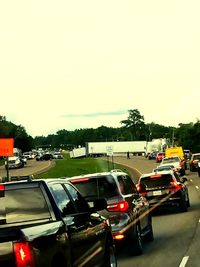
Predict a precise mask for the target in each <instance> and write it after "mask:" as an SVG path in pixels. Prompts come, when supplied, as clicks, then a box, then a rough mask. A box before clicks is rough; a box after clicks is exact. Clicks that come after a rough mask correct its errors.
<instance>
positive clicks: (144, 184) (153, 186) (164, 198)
mask: <svg viewBox="0 0 200 267" xmlns="http://www.w3.org/2000/svg"><path fill="white" fill-rule="evenodd" d="M186 181H187V178H186V177H180V176H179V175H178V174H177V173H176V172H174V171H173V170H171V171H160V172H152V173H148V174H143V175H142V176H141V177H140V178H139V181H138V184H137V190H138V192H139V193H140V194H142V195H143V196H145V197H146V198H147V199H148V200H149V203H150V205H151V206H152V207H153V208H158V207H163V206H174V205H176V206H178V208H179V210H180V211H182V212H184V211H187V208H188V207H189V206H190V201H189V194H188V188H187V185H186Z"/></svg>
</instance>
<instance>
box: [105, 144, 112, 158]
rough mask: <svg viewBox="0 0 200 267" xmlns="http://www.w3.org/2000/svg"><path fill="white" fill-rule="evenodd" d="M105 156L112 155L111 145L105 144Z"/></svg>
mask: <svg viewBox="0 0 200 267" xmlns="http://www.w3.org/2000/svg"><path fill="white" fill-rule="evenodd" d="M106 152H107V156H113V147H112V146H107V147H106Z"/></svg>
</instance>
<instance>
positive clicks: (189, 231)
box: [115, 157, 200, 267]
mask: <svg viewBox="0 0 200 267" xmlns="http://www.w3.org/2000/svg"><path fill="white" fill-rule="evenodd" d="M115 162H116V163H120V164H124V165H126V166H129V167H130V166H133V165H134V166H136V168H137V170H138V171H139V172H142V173H145V172H150V171H151V170H152V169H153V168H154V166H155V165H158V164H156V163H155V161H153V160H152V161H149V160H148V159H145V158H143V157H133V158H132V159H131V160H128V159H126V158H125V157H124V158H123V157H118V158H115ZM138 171H135V172H133V173H132V174H133V175H134V179H135V180H137V175H138V174H139V173H138ZM186 176H187V178H188V188H189V195H190V202H191V207H190V208H189V209H188V212H184V213H180V212H177V211H176V209H173V210H169V211H163V212H160V213H156V214H154V215H153V229H154V237H155V240H154V241H153V242H152V243H144V254H143V255H141V256H137V257H133V256H130V251H131V244H129V246H125V247H123V249H122V250H120V252H119V253H118V267H132V266H133V267H134V266H137V267H146V266H148V267H184V266H186V267H199V266H200V260H199V247H200V226H199V222H200V221H199V220H200V179H199V177H198V175H197V173H190V172H189V171H187V174H186Z"/></svg>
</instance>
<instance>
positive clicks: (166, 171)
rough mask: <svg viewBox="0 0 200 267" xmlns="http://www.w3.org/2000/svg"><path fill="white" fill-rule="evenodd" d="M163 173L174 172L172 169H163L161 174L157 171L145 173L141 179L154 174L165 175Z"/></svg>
mask: <svg viewBox="0 0 200 267" xmlns="http://www.w3.org/2000/svg"><path fill="white" fill-rule="evenodd" d="M163 174H171V175H173V174H174V172H173V171H172V170H163V171H162V172H159V174H158V173H157V172H150V173H143V174H142V175H141V176H140V178H139V179H142V178H146V177H149V176H153V175H163Z"/></svg>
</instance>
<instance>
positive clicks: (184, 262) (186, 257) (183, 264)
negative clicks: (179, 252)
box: [179, 256, 189, 267]
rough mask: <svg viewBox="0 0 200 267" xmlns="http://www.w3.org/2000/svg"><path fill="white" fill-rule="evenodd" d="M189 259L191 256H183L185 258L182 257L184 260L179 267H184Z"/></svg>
mask: <svg viewBox="0 0 200 267" xmlns="http://www.w3.org/2000/svg"><path fill="white" fill-rule="evenodd" d="M188 259H189V256H185V257H183V259H182V261H181V263H180V265H179V267H184V266H185V265H186V263H187V261H188Z"/></svg>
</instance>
